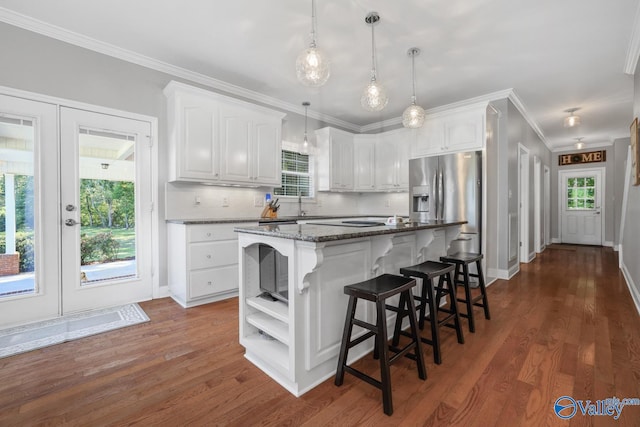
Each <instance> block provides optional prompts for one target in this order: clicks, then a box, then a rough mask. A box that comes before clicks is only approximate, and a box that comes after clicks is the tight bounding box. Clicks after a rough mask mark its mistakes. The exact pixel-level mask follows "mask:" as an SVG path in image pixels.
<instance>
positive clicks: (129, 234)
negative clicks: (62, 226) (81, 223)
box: [81, 227, 136, 259]
mask: <svg viewBox="0 0 640 427" xmlns="http://www.w3.org/2000/svg"><path fill="white" fill-rule="evenodd" d="M108 232H111V234H112V235H113V238H114V239H116V240H117V241H118V243H119V244H120V246H119V247H118V258H117V259H129V258H134V257H135V256H136V230H135V228H129V229H128V230H127V229H124V228H102V227H82V231H81V233H82V234H86V235H87V237H92V236H95V235H96V234H99V233H108Z"/></svg>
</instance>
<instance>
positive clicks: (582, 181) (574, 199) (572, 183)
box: [567, 176, 596, 210]
mask: <svg viewBox="0 0 640 427" xmlns="http://www.w3.org/2000/svg"><path fill="white" fill-rule="evenodd" d="M595 199H596V179H595V177H593V176H586V177H582V178H568V179H567V209H569V210H575V209H594V208H595Z"/></svg>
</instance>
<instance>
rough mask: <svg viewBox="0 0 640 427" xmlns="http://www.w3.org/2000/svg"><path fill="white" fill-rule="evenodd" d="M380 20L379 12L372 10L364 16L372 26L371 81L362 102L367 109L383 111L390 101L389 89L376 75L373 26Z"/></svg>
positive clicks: (361, 99)
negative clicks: (387, 89) (379, 81)
mask: <svg viewBox="0 0 640 427" xmlns="http://www.w3.org/2000/svg"><path fill="white" fill-rule="evenodd" d="M379 21H380V15H378V12H371V13H369V14H367V16H366V17H365V18H364V22H366V23H367V25H370V26H371V82H370V83H369V84H368V85H367V87H366V88H365V89H364V92H363V93H362V97H361V98H360V104H362V108H364V109H365V110H367V111H382V110H383V109H384V107H386V106H387V103H388V102H389V98H387V91H386V90H385V88H384V86H382V85H381V84H380V83H378V81H377V75H376V45H375V35H374V29H373V27H374V26H375V25H376V24H377V23H378V22H379Z"/></svg>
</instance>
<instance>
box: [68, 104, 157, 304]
mask: <svg viewBox="0 0 640 427" xmlns="http://www.w3.org/2000/svg"><path fill="white" fill-rule="evenodd" d="M60 129H61V131H60V134H61V153H63V155H62V158H61V162H60V165H61V170H60V176H61V191H60V193H61V205H60V206H61V217H62V232H61V238H62V240H61V247H62V251H61V252H62V308H63V312H64V313H71V312H77V311H83V310H88V309H95V308H102V307H108V306H114V305H119V304H125V303H129V302H135V301H142V300H146V299H151V297H152V290H153V285H152V274H151V272H152V265H151V264H152V263H151V259H152V258H151V247H152V240H153V239H152V235H151V210H152V206H153V205H152V202H153V200H152V191H151V145H150V136H151V124H150V123H148V122H144V121H139V120H133V119H127V118H122V117H116V116H111V115H107V114H100V113H95V112H89V111H83V110H77V109H73V108H66V107H62V108H61V109H60Z"/></svg>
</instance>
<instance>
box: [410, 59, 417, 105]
mask: <svg viewBox="0 0 640 427" xmlns="http://www.w3.org/2000/svg"><path fill="white" fill-rule="evenodd" d="M411 82H412V84H413V95H412V96H411V101H412V102H413V104H414V105H415V103H416V54H415V53H412V54H411Z"/></svg>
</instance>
